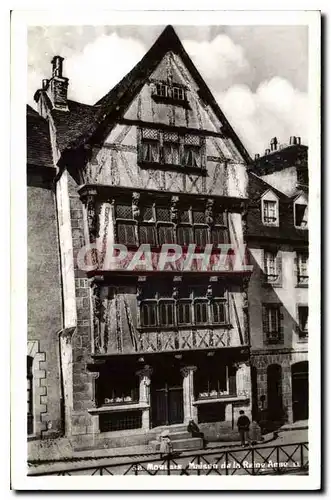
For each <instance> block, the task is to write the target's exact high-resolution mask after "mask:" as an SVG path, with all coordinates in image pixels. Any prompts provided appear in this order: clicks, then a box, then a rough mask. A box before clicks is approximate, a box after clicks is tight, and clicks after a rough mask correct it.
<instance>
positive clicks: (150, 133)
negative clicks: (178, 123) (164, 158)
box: [141, 128, 160, 163]
mask: <svg viewBox="0 0 331 500" xmlns="http://www.w3.org/2000/svg"><path fill="white" fill-rule="evenodd" d="M141 156H142V157H141V160H142V161H143V162H145V163H158V162H159V161H160V137H159V132H158V130H156V129H148V128H147V129H143V130H142V139H141Z"/></svg>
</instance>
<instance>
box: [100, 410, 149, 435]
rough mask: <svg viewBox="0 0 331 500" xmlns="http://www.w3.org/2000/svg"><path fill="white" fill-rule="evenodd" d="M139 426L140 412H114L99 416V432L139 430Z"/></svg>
mask: <svg viewBox="0 0 331 500" xmlns="http://www.w3.org/2000/svg"><path fill="white" fill-rule="evenodd" d="M141 426H142V416H141V411H127V412H115V413H108V414H105V415H100V416H99V427H100V432H110V431H122V430H127V429H140V428H141Z"/></svg>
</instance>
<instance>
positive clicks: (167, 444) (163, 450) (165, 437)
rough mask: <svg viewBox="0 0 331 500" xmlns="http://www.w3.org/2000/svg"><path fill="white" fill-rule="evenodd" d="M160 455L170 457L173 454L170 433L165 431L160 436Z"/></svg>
mask: <svg viewBox="0 0 331 500" xmlns="http://www.w3.org/2000/svg"><path fill="white" fill-rule="evenodd" d="M160 440H161V443H160V454H161V457H162V456H164V455H169V454H170V453H172V450H173V447H172V442H171V439H170V437H169V431H167V430H165V431H163V432H162V433H161V434H160Z"/></svg>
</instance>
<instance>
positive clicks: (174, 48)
mask: <svg viewBox="0 0 331 500" xmlns="http://www.w3.org/2000/svg"><path fill="white" fill-rule="evenodd" d="M68 83H69V82H68V79H67V78H66V77H65V76H64V75H63V59H62V58H61V57H59V56H56V57H54V59H53V61H52V76H51V78H50V79H49V80H43V82H42V88H41V89H39V90H38V91H37V92H36V94H35V100H36V102H37V104H38V110H39V114H40V119H42V120H43V121H44V122H45V123H47V124H48V127H49V137H50V143H51V148H52V162H53V165H54V166H55V167H56V175H55V176H54V179H53V183H52V186H53V188H52V189H53V190H54V196H55V199H56V213H57V224H58V227H57V231H58V248H59V253H60V267H61V294H62V304H63V306H62V310H61V314H60V312H59V313H58V314H59V316H58V317H59V320H60V317H61V323H62V324H61V327H60V328H58V330H57V333H56V339H57V340H56V342H57V349H58V350H57V351H56V350H55V348H54V349H53V348H52V349H53V350H52V353H53V354H54V356H58V360H57V362H56V366H57V367H59V370H60V373H58V377H59V379H57V378H55V379H54V384H57V382H58V380H59V384H58V389H57V390H58V391H59V394H61V398H59V399H58V400H60V401H61V404H60V406H61V408H60V410H59V411H60V414H61V415H62V419H61V422H58V425H57V424H56V422H54V425H52V428H53V431H54V428H55V429H56V428H58V429H59V430H61V432H62V435H64V436H66V437H70V440H71V442H72V443H74V446H76V447H77V448H79V447H81V448H83V447H86V448H90V447H103V446H107V445H112V446H126V445H129V444H135V443H137V444H138V443H147V442H148V441H149V440H150V439H151V438H152V437H153V435H155V434H156V433H157V432H158V430H159V429H160V428H162V427H163V426H172V425H173V426H175V425H179V426H180V425H181V424H182V425H184V426H185V427H186V425H187V423H188V421H189V420H190V419H194V420H195V421H196V422H198V423H199V424H200V425H201V426H202V427H203V428H205V429H206V431H207V433H208V432H218V431H219V429H221V428H224V429H233V428H234V427H235V421H236V419H237V416H238V413H239V411H240V410H241V409H244V410H245V412H246V413H247V414H248V415H249V416H250V415H251V406H252V396H251V367H250V359H249V346H250V328H251V326H252V321H251V323H250V320H249V309H248V296H247V293H248V283H249V278H250V270H249V268H248V267H247V266H246V265H245V256H243V259H241V260H240V259H239V261H238V259H237V261H236V262H237V264H236V265H234V264H233V259H232V258H231V255H232V254H233V252H232V253H231V252H230V254H229V256H230V258H229V259H228V260H226V264H225V265H224V266H222V267H221V266H218V265H216V264H215V263H216V262H219V260H220V255H221V252H222V250H221V248H223V247H222V245H223V246H224V245H229V247H231V248H235V249H236V248H240V247H241V246H242V244H243V243H244V241H245V238H246V230H247V224H246V218H247V202H248V200H247V197H248V174H247V165H248V163H249V162H250V157H249V155H248V153H247V151H246V150H245V148H244V147H243V145H242V144H241V142H240V141H239V139H238V137H237V136H236V134H235V132H234V131H233V129H232V127H231V126H230V124H229V123H228V121H227V120H226V118H225V116H224V115H223V113H222V111H221V110H220V108H219V106H218V105H217V103H216V101H215V99H214V98H213V96H212V94H211V93H210V91H209V89H208V88H207V86H206V84H205V83H204V81H203V79H202V77H201V76H200V74H199V72H198V70H197V69H196V68H195V66H194V65H193V63H192V61H191V60H190V58H189V56H188V55H187V53H186V52H185V50H184V48H183V46H182V44H181V42H180V40H179V39H178V37H177V35H176V33H175V32H174V30H173V28H172V27H167V28H166V29H165V30H164V32H163V33H162V34H161V36H160V37H159V38H158V40H157V41H156V42H155V44H154V45H153V46H152V48H151V49H150V50H149V51H148V52H147V53H146V55H145V56H144V58H143V59H142V60H141V61H140V62H139V63H138V64H137V66H135V68H133V70H132V71H131V72H130V73H128V74H127V75H126V76H125V77H124V78H123V80H122V81H121V82H119V84H118V85H116V86H115V87H114V88H113V89H112V90H111V91H110V92H109V93H108V94H107V95H106V96H104V97H103V98H102V99H101V100H100V101H98V102H97V103H96V104H95V105H93V106H92V105H91V106H89V105H85V104H81V103H77V102H75V101H71V100H69V99H68V98H67V90H68ZM51 243H52V242H51V241H49V242H48V244H51ZM54 244H55V243H54ZM110 249H112V250H114V249H115V253H114V254H112V253H111V255H110V260H109V252H110ZM234 251H236V250H234ZM116 252H117V253H116ZM121 252H122V253H121ZM176 252H177V253H178V252H179V253H180V258H178V259H177V260H176V259H175V258H174V256H173V254H174V253H176ZM119 256H121V259H120V258H119ZM206 258H207V259H208V260H209V262H212V263H213V265H209V266H208V265H206V266H204V262H205V260H204V259H206ZM160 261H162V262H163V265H162V266H160ZM238 262H239V263H238ZM38 311H39V309H38ZM38 314H39V312H38ZM253 326H254V325H253ZM31 328H32V327H31ZM50 349H51V347H50ZM55 352H56V353H57V354H56V355H55ZM53 354H50V355H51V356H53ZM54 365H55V361H54ZM55 399H57V396H56V398H55ZM55 420H56V419H55ZM215 429H217V430H215ZM153 433H154V434H153Z"/></svg>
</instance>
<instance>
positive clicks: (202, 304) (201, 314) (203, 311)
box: [194, 299, 209, 325]
mask: <svg viewBox="0 0 331 500" xmlns="http://www.w3.org/2000/svg"><path fill="white" fill-rule="evenodd" d="M194 316H195V324H196V325H205V324H206V323H209V317H208V302H207V301H206V300H201V299H198V300H195V301H194Z"/></svg>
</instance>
